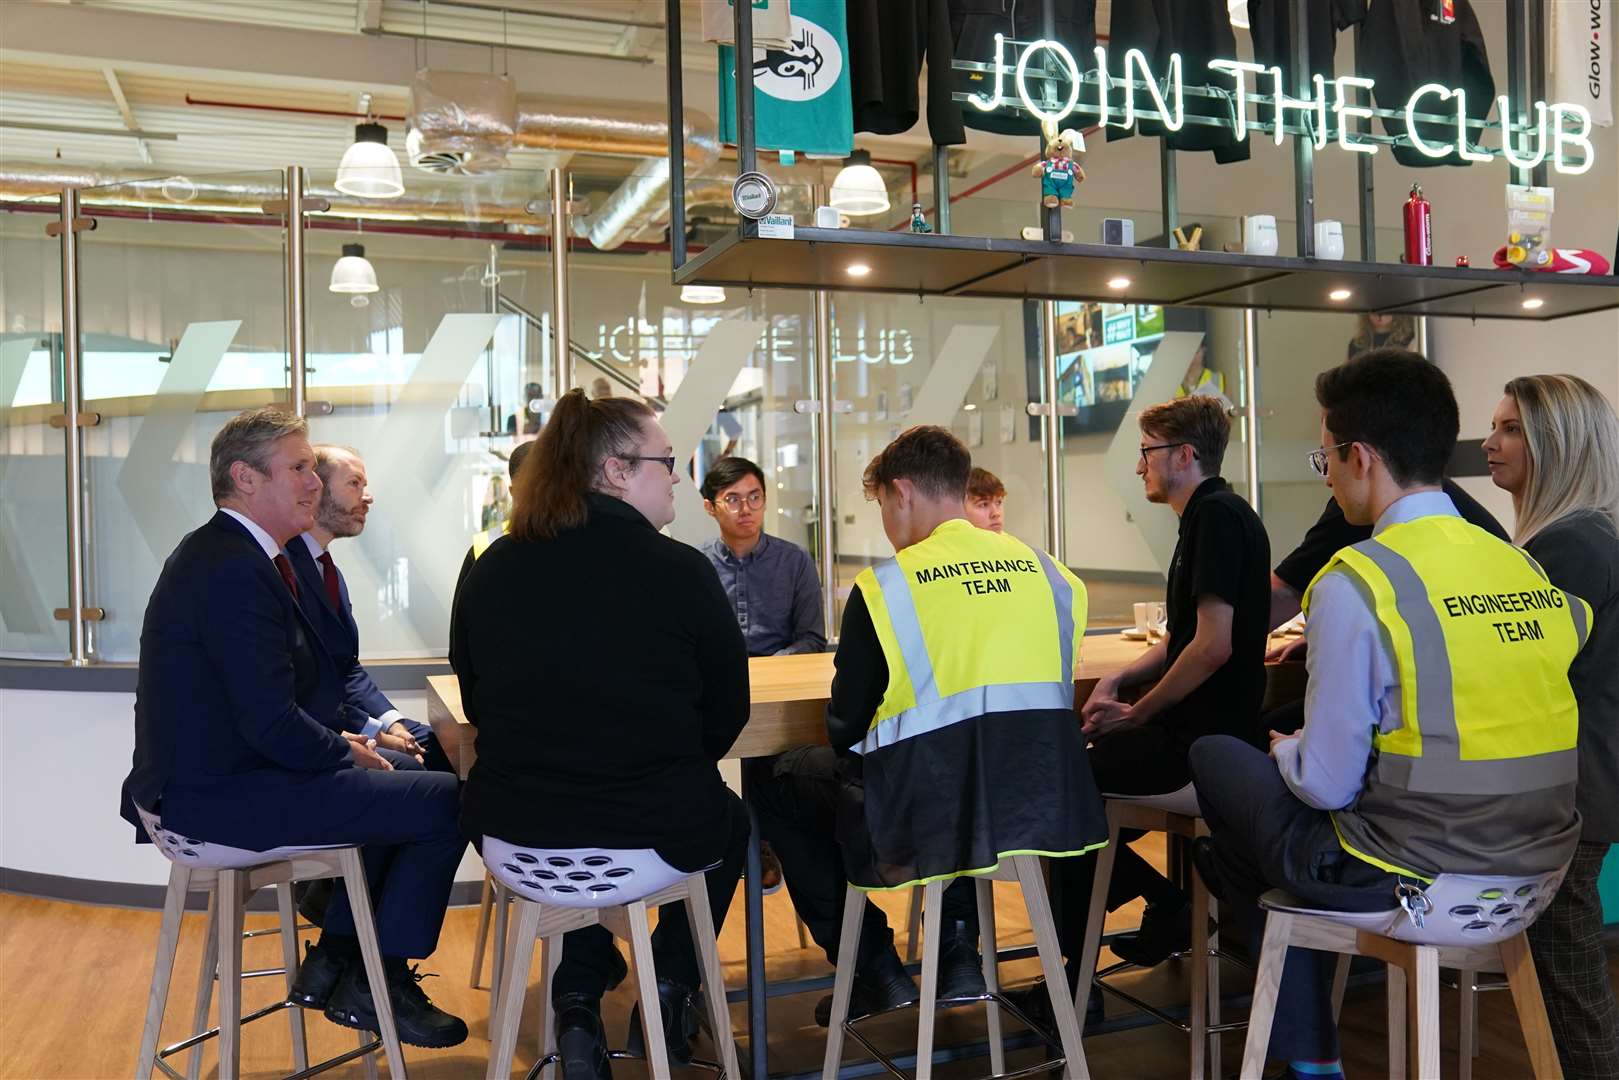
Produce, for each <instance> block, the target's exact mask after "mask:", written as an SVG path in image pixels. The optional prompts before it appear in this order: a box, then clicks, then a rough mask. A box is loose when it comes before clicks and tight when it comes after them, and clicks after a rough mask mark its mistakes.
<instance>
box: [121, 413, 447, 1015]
mask: <svg viewBox="0 0 1619 1080" xmlns="http://www.w3.org/2000/svg"><path fill="white" fill-rule="evenodd" d="M209 474H210V480H211V484H212V487H213V496H214V503H215V505H216V506H218V507H219V511H218V512H217V513H216V514H215V515H214V516H213V518H212V519H210V520H209V521H208V522H207V523H206V524H204V525H203V526H201V527H200V528H198V529H197V530H195V531H194V532H192V533H190V534H189V535H187V536H186V537H185V538H184V539H182V540H181V541H180V544H179V546H178V547H176V548H175V550H174V553H173V554H172V555H170V556H169V558H168V561H167V562H165V563H164V565H163V571H162V573H161V574H160V575H159V576H158V580H157V584H156V586H154V587H153V589H152V595H151V598H150V599H149V600H148V601H147V605H146V618H145V621H144V622H143V624H142V626H141V662H140V672H139V676H138V681H137V685H136V691H135V755H134V764H133V768H132V769H131V770H130V773H129V776H128V778H127V779H125V781H124V787H123V794H122V800H121V806H120V812H121V813H122V815H123V817H124V819H125V820H127V821H129V822H130V823H131V824H132V825H134V826H135V827H136V830H137V837H138V839H143V840H144V839H145V837H144V836H140V824H139V818H138V816H137V815H136V813H135V806H136V805H139V806H141V807H144V808H146V809H148V810H151V811H154V812H155V813H157V814H158V815H159V817H161V819H162V821H163V824H164V825H165V826H166V827H168V828H171V829H173V830H175V831H176V832H179V833H180V834H182V835H184V836H194V837H198V838H199V839H202V840H205V841H212V842H215V843H220V844H227V845H230V846H233V847H240V848H247V849H249V850H252V851H264V850H267V849H270V848H275V847H282V846H306V845H308V846H313V845H319V844H358V845H361V846H362V851H363V854H364V858H365V863H366V871H367V875H368V877H369V880H370V886H371V895H372V897H373V901H374V904H375V916H376V922H377V934H378V937H379V939H380V941H381V946H382V953H383V963H384V967H385V969H386V971H387V981H388V995H389V998H390V1000H391V1002H392V1004H393V1011H394V1018H395V1020H396V1021H397V1024H398V1028H399V1035H400V1038H401V1039H402V1040H404V1041H405V1042H408V1043H412V1044H413V1045H417V1046H434V1047H444V1046H455V1045H458V1044H459V1043H461V1042H462V1041H464V1040H465V1039H466V1037H467V1027H466V1024H465V1023H463V1022H462V1021H461V1020H460V1019H459V1018H457V1017H454V1016H451V1015H450V1014H448V1013H446V1012H444V1011H443V1010H441V1009H438V1008H436V1007H434V1005H433V1004H432V1002H431V1001H429V1000H428V998H427V995H426V994H424V993H422V990H421V988H420V987H419V986H418V985H417V976H416V975H415V974H414V972H413V971H412V969H411V968H410V967H409V965H408V962H407V961H408V960H409V959H410V958H418V957H425V956H428V955H430V954H431V953H432V952H433V950H434V949H435V948H436V947H437V945H438V935H439V930H440V928H441V927H442V925H443V921H444V909H445V906H446V904H447V903H448V901H449V895H450V886H451V885H452V883H453V881H454V878H455V869H456V866H457V864H459V862H460V860H461V854H462V852H463V850H464V849H465V846H466V844H465V841H464V840H463V839H462V837H461V835H460V833H459V831H458V828H457V817H458V814H459V809H460V808H459V801H460V799H459V795H460V793H459V791H458V785H457V782H456V779H455V777H454V776H453V775H449V774H445V773H438V772H427V771H421V770H415V771H408V772H407V771H404V770H400V771H395V770H394V769H393V768H392V767H391V766H390V764H389V763H388V762H387V760H385V759H384V758H382V757H380V756H379V755H378V754H377V752H376V749H375V741H374V740H372V739H368V738H366V737H365V735H363V734H362V733H360V732H358V731H355V730H352V729H351V728H352V725H351V723H350V720H351V718H352V710H348V709H347V707H346V706H345V705H344V702H343V697H344V693H343V681H342V679H341V678H340V677H339V675H338V671H337V668H336V666H335V665H334V664H333V663H332V660H331V658H330V657H329V656H328V655H327V653H326V650H325V648H324V647H323V646H322V644H321V642H320V639H319V637H318V636H317V634H316V631H315V629H314V626H313V625H312V624H311V623H310V621H309V619H308V617H307V616H306V615H305V614H304V612H303V610H302V609H301V608H300V606H299V603H298V589H299V586H298V582H297V577H296V574H295V573H294V571H293V569H292V565H291V563H290V562H289V561H288V560H287V557H286V555H285V554H283V553H282V550H281V548H282V545H283V544H285V543H286V542H287V541H289V540H292V539H293V538H295V537H296V536H298V534H299V533H301V532H303V531H304V530H306V529H308V528H309V527H310V526H311V525H312V524H313V523H314V512H315V506H316V503H317V502H318V501H319V498H320V488H321V483H320V478H319V476H317V475H316V473H315V455H314V452H313V451H312V450H311V448H310V446H309V436H308V426H307V424H306V423H305V422H304V420H303V419H302V418H301V417H297V416H294V415H292V414H290V413H285V412H281V411H279V410H276V409H254V410H251V411H249V412H245V413H243V414H241V415H240V416H237V417H234V418H232V419H231V420H229V421H227V422H226V424H225V426H224V427H222V428H221V429H220V431H219V433H218V434H217V435H216V436H215V437H214V441H213V447H212V451H211V454H210V460H209ZM293 993H294V997H295V999H296V1000H298V1001H299V1002H300V1003H301V1004H304V1005H307V1006H310V1007H324V1008H325V1009H326V1015H327V1017H328V1018H329V1019H331V1020H333V1021H334V1022H336V1023H339V1024H342V1025H344V1026H346V1027H355V1028H360V1029H362V1030H373V1031H374V1030H376V1009H375V1006H374V1003H373V1002H372V999H371V992H370V988H369V986H368V985H367V983H366V980H365V977H364V970H363V966H362V965H361V964H360V962H359V942H358V939H357V938H356V937H355V935H354V920H353V914H352V913H351V912H350V910H349V906H348V902H347V898H346V897H345V896H343V895H342V893H341V891H339V893H338V894H337V895H336V896H334V897H333V899H332V903H331V906H330V907H329V908H328V910H327V912H326V918H325V925H324V929H323V931H322V934H321V939H320V943H319V944H318V945H316V946H313V947H311V949H310V951H309V956H308V958H307V959H306V960H305V962H304V964H303V966H302V967H301V969H300V970H299V974H298V979H297V982H296V984H295V986H294V989H293Z"/></svg>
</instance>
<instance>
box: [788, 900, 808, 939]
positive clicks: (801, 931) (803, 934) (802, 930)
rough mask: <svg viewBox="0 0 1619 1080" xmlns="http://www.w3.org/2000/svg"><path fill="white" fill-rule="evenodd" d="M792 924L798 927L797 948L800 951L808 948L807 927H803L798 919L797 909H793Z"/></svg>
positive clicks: (802, 921) (802, 923)
mask: <svg viewBox="0 0 1619 1080" xmlns="http://www.w3.org/2000/svg"><path fill="white" fill-rule="evenodd" d="M789 902H790V901H789ZM793 922H794V923H796V924H797V925H798V947H799V948H800V949H807V948H809V947H810V939H809V927H807V926H805V925H804V920H803V919H801V918H799V917H798V909H797V908H794V909H793Z"/></svg>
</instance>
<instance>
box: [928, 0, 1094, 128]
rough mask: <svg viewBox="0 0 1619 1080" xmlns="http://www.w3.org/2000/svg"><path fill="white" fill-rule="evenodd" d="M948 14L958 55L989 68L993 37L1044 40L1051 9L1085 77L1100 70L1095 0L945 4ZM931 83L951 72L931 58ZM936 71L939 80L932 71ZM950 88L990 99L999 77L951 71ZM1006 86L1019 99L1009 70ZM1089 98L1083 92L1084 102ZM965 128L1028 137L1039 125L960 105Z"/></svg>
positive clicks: (1079, 122)
mask: <svg viewBox="0 0 1619 1080" xmlns="http://www.w3.org/2000/svg"><path fill="white" fill-rule="evenodd" d="M947 3H948V6H949V9H950V32H951V35H952V36H953V38H954V40H955V52H954V55H955V56H956V57H957V58H959V59H962V60H973V61H977V62H980V63H991V62H993V61H994V59H995V35H996V34H1001V35H1003V36H1005V37H1006V38H1007V39H1008V40H1016V41H1035V40H1037V39H1039V38H1043V37H1045V36H1046V32H1045V18H1046V10H1047V8H1051V9H1052V14H1053V17H1054V25H1055V27H1056V32H1055V35H1054V36H1055V38H1056V40H1057V41H1060V42H1062V44H1063V45H1064V46H1065V47H1066V48H1067V49H1068V51H1069V52H1071V53H1073V54H1074V62H1075V63H1076V64H1077V65H1078V66H1079V73H1080V75H1081V76H1083V75H1084V74H1085V73H1086V72H1087V71H1094V70H1095V69H1096V0H947ZM1016 63H1017V56H1016V54H1014V53H1013V52H1012V50H1011V48H1008V49H1007V51H1006V66H1007V67H1008V68H1011V67H1012V66H1014V65H1015V64H1016ZM928 64H929V80H930V81H931V80H932V79H934V78H936V77H939V76H943V75H944V73H945V71H946V70H948V69H947V68H946V67H945V66H944V65H936V64H935V62H934V59H933V57H932V56H931V54H930V55H929V58H928ZM935 71H937V72H938V76H935V74H934V72H935ZM950 76H951V78H950V82H949V83H948V85H949V86H950V88H951V89H953V90H956V91H960V92H963V93H968V94H982V95H984V96H985V97H988V96H990V95H991V94H992V93H994V91H995V76H994V75H992V74H990V73H989V72H979V71H950ZM1001 85H1002V87H1003V88H1004V90H1005V93H1006V95H1007V97H1008V98H1010V99H1011V100H1014V101H1015V100H1016V99H1017V91H1016V90H1015V89H1013V86H1012V75H1011V72H1010V71H1008V72H1007V74H1006V76H1005V78H1004V81H1003V82H1002V84H1001ZM1088 96H1089V95H1086V94H1084V93H1083V92H1082V94H1081V99H1082V100H1084V99H1085V98H1086V97H1088ZM958 108H959V109H960V110H961V119H962V122H963V123H964V124H966V126H968V127H970V128H977V129H978V130H979V131H993V132H996V133H997V134H1000V135H1029V136H1034V137H1039V135H1040V134H1041V132H1040V121H1038V120H1036V119H1035V118H1034V117H1032V116H1025V115H1023V114H1022V113H1016V112H1012V111H1010V110H997V111H996V112H992V113H986V112H983V111H981V110H979V109H977V108H975V107H974V106H972V105H971V104H968V103H966V102H962V103H960V104H959V105H958ZM1088 123H1089V121H1088V119H1087V118H1086V117H1083V116H1076V117H1075V118H1074V122H1073V123H1072V124H1068V123H1066V122H1065V123H1064V125H1063V126H1065V127H1069V126H1071V127H1085V126H1087V124H1088Z"/></svg>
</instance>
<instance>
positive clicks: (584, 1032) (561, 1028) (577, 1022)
mask: <svg viewBox="0 0 1619 1080" xmlns="http://www.w3.org/2000/svg"><path fill="white" fill-rule="evenodd" d="M553 1005H554V1007H555V1008H556V1013H557V1021H556V1022H557V1053H558V1055H560V1057H561V1063H562V1080H613V1066H612V1063H611V1062H610V1061H609V1060H608V1057H607V1029H606V1027H605V1026H604V1025H603V1024H602V1003H601V999H600V998H592V997H586V996H585V995H584V994H563V995H562V996H561V997H559V998H557V999H556V1001H555V1002H554V1003H553Z"/></svg>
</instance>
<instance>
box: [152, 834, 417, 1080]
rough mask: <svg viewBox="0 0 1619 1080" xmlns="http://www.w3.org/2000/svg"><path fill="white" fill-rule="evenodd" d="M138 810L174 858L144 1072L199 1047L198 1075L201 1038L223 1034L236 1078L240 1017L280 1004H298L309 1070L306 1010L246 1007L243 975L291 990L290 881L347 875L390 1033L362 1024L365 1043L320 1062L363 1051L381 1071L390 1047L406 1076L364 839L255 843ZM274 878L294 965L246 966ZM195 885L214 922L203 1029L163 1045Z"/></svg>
mask: <svg viewBox="0 0 1619 1080" xmlns="http://www.w3.org/2000/svg"><path fill="white" fill-rule="evenodd" d="M136 811H137V812H138V813H139V814H140V819H141V825H142V826H143V827H144V828H145V830H146V834H147V835H148V836H149V837H150V838H151V840H152V843H153V844H155V845H156V846H157V848H158V850H159V851H161V852H162V853H163V855H164V857H165V858H167V859H168V860H169V863H170V866H169V884H168V891H167V893H166V895H165V897H164V901H163V921H162V923H161V925H160V929H159V931H158V940H157V956H156V958H155V960H154V962H153V965H152V985H151V990H150V993H149V995H148V997H147V1003H146V1025H145V1027H144V1028H143V1030H142V1032H141V1046H140V1057H139V1058H138V1059H137V1060H136V1064H135V1076H136V1078H137V1080H144V1078H145V1077H148V1076H150V1075H151V1073H152V1070H153V1069H154V1068H157V1069H160V1070H161V1071H162V1072H163V1073H164V1074H166V1075H168V1076H171V1077H178V1076H179V1074H178V1073H176V1072H175V1071H174V1069H173V1068H172V1067H170V1066H169V1064H168V1063H167V1062H166V1061H165V1060H164V1059H165V1058H168V1057H171V1056H172V1055H174V1054H178V1053H181V1052H183V1051H185V1050H193V1053H192V1055H191V1063H190V1066H189V1068H188V1069H187V1075H188V1077H189V1080H195V1078H196V1076H197V1074H198V1072H199V1071H200V1069H201V1065H202V1050H201V1046H202V1044H203V1043H204V1042H206V1041H207V1040H208V1039H211V1038H215V1037H217V1038H218V1039H219V1077H220V1080H235V1077H236V1076H237V1075H238V1073H239V1071H240V1064H241V1063H240V1058H241V1026H242V1025H243V1024H245V1023H251V1022H252V1021H254V1020H258V1019H260V1018H261V1017H265V1016H268V1015H270V1014H271V1013H274V1012H277V1011H278V1010H281V1009H290V1010H291V1012H290V1014H289V1020H290V1022H291V1025H292V1054H293V1068H294V1071H295V1072H297V1073H300V1074H301V1073H303V1072H305V1071H308V1070H309V1069H310V1065H309V1055H308V1044H307V1041H306V1039H305V1034H304V1022H303V1011H302V1010H301V1009H300V1008H299V1007H298V1006H297V1005H295V1004H294V1003H293V1002H291V1001H290V1000H287V999H283V1000H281V1001H278V1002H275V1003H273V1004H271V1005H268V1006H266V1007H265V1008H263V1009H260V1010H258V1011H257V1012H254V1013H252V1014H250V1015H248V1016H242V1015H241V980H242V979H244V978H251V977H253V976H256V975H274V974H284V975H285V977H286V984H287V988H288V990H289V991H290V990H291V988H292V983H293V980H294V979H295V978H296V976H297V971H298V935H297V923H296V916H295V913H294V910H293V903H292V888H291V885H292V883H293V882H294V881H315V880H319V879H321V878H341V879H342V880H343V884H344V887H345V888H346V889H347V890H348V896H349V905H350V907H351V908H352V909H353V911H354V930H355V934H356V936H358V938H359V939H360V952H361V955H362V956H363V958H364V961H365V969H366V976H367V978H368V980H369V982H370V985H371V992H372V998H373V1000H374V1001H375V1002H376V1003H377V1021H378V1026H379V1027H381V1028H382V1033H381V1037H380V1038H371V1037H369V1036H368V1033H366V1032H363V1031H362V1032H360V1037H359V1043H360V1045H359V1046H358V1047H357V1048H356V1049H354V1050H350V1051H349V1052H347V1053H345V1054H341V1055H339V1056H338V1057H335V1058H332V1059H331V1060H330V1061H327V1062H322V1063H320V1064H318V1065H317V1066H315V1068H316V1069H317V1070H318V1069H324V1068H327V1067H330V1066H333V1065H337V1064H341V1063H342V1062H346V1061H351V1060H353V1059H354V1058H363V1059H364V1061H365V1066H366V1073H367V1076H375V1075H376V1066H375V1063H374V1061H373V1059H372V1057H371V1055H372V1054H373V1053H374V1052H375V1051H376V1050H378V1049H382V1050H383V1051H384V1052H385V1054H386V1055H387V1059H388V1071H389V1073H390V1074H391V1075H392V1076H394V1077H395V1078H402V1077H404V1075H405V1059H404V1054H403V1052H402V1050H401V1048H400V1045H399V1036H398V1033H397V1032H396V1031H395V1029H394V1021H393V1009H392V1006H391V1005H390V1004H389V999H388V991H387V984H386V982H385V980H384V979H383V972H382V952H381V949H380V948H379V947H378V944H377V930H376V925H375V924H374V923H373V922H372V918H371V899H370V894H369V892H368V891H367V888H366V880H365V867H364V865H363V864H362V862H361V860H360V849H359V848H357V847H352V846H342V845H327V846H322V847H283V848H273V849H271V850H269V851H246V850H243V849H242V848H235V847H228V846H226V845H224V844H213V843H206V842H203V841H199V840H193V839H190V838H188V837H185V836H182V835H180V834H179V833H176V832H173V831H171V830H168V829H165V828H164V827H163V823H162V821H161V820H159V818H158V816H157V815H156V814H153V813H152V812H150V811H148V810H146V809H144V808H142V807H139V806H137V807H136ZM267 886H275V887H276V888H277V897H276V900H277V908H278V909H279V912H280V933H281V955H282V960H283V962H284V965H285V966H284V968H283V969H270V970H265V971H256V972H243V971H242V938H243V933H242V918H243V915H244V913H245V912H246V910H247V902H248V900H249V899H250V898H251V897H252V895H253V893H255V892H257V891H258V890H259V889H262V888H265V887H267ZM193 890H207V891H208V892H209V915H208V931H207V936H206V944H205V945H204V947H203V958H202V968H201V971H200V973H199V978H198V985H197V1003H196V1010H195V1013H194V1020H193V1024H192V1026H193V1029H194V1030H195V1031H196V1033H195V1034H193V1035H192V1036H191V1037H189V1038H187V1039H184V1040H182V1041H180V1042H178V1043H175V1044H174V1045H172V1046H168V1047H165V1048H164V1049H163V1050H161V1051H159V1050H158V1048H157V1040H158V1036H159V1034H160V1033H161V1030H162V1027H163V1012H164V1008H165V1006H166V1005H167V1004H168V996H169V985H170V983H171V982H172V980H173V976H174V956H175V953H176V951H177V950H178V948H179V944H180V919H181V916H182V914H183V913H184V911H185V904H186V897H187V895H188V894H189V893H191V892H192V891H193ZM216 975H217V979H218V982H219V1026H218V1027H217V1028H210V1029H208V1030H206V1031H204V1030H201V1029H202V1028H203V1026H204V1025H205V1024H207V1022H208V1007H209V1003H210V999H211V998H212V996H213V984H214V981H215V978H216Z"/></svg>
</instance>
